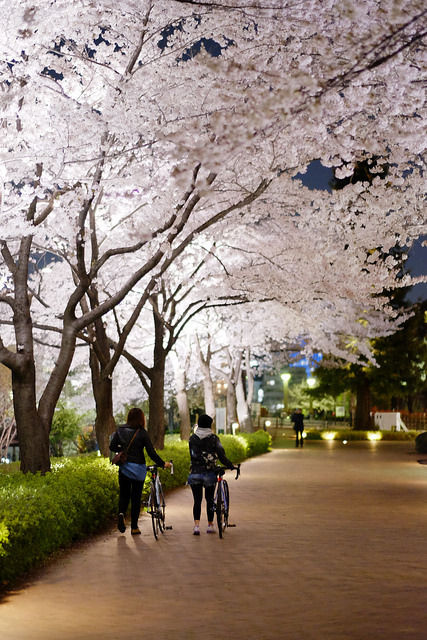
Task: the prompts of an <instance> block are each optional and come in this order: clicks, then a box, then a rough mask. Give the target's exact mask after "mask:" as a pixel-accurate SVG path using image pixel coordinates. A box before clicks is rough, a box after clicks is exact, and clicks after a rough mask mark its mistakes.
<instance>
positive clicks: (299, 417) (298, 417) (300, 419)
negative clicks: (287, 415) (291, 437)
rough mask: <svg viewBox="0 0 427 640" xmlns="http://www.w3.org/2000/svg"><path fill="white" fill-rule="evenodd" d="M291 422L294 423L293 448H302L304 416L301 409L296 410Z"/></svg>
mask: <svg viewBox="0 0 427 640" xmlns="http://www.w3.org/2000/svg"><path fill="white" fill-rule="evenodd" d="M292 422H293V423H294V431H295V435H296V442H295V446H296V447H298V446H301V447H303V446H304V438H303V435H302V434H303V433H304V415H303V413H302V411H301V409H297V410H296V411H295V413H294V414H293V415H292Z"/></svg>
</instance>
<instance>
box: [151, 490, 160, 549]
mask: <svg viewBox="0 0 427 640" xmlns="http://www.w3.org/2000/svg"><path fill="white" fill-rule="evenodd" d="M148 505H149V513H150V515H151V524H152V525H153V533H154V537H155V538H156V540H157V538H158V537H159V531H160V526H159V517H158V508H157V497H156V489H155V487H154V484H152V485H151V487H150V497H149V498H148Z"/></svg>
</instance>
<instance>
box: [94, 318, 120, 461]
mask: <svg viewBox="0 0 427 640" xmlns="http://www.w3.org/2000/svg"><path fill="white" fill-rule="evenodd" d="M91 328H92V329H93V331H94V334H95V341H94V345H96V349H95V348H94V347H93V346H92V345H91V348H90V353H89V366H90V370H91V375H92V390H93V396H94V399H95V407H96V418H95V433H96V440H97V442H98V446H99V450H100V452H101V455H103V456H105V457H108V456H109V455H110V435H111V434H112V433H113V432H114V430H115V429H116V422H115V420H114V414H113V380H112V377H111V376H109V375H107V374H106V373H105V368H106V366H107V365H108V363H109V362H110V349H109V344H108V339H107V333H106V331H105V327H104V323H103V321H102V319H99V320H97V321H96V322H95V323H94V325H93V327H91ZM89 329H90V328H89Z"/></svg>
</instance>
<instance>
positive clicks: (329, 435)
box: [322, 431, 337, 440]
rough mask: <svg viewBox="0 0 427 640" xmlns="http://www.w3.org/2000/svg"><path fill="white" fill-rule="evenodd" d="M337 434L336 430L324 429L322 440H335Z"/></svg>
mask: <svg viewBox="0 0 427 640" xmlns="http://www.w3.org/2000/svg"><path fill="white" fill-rule="evenodd" d="M336 435H337V432H336V431H324V432H323V433H322V440H335V436H336Z"/></svg>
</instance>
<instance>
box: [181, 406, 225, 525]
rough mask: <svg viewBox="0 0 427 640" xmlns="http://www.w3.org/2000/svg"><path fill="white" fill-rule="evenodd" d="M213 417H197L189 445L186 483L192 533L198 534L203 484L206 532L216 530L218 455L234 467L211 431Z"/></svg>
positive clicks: (223, 461)
mask: <svg viewBox="0 0 427 640" xmlns="http://www.w3.org/2000/svg"><path fill="white" fill-rule="evenodd" d="M212 423H213V419H212V418H211V417H210V416H208V415H206V414H203V415H201V416H200V417H199V419H198V421H197V428H196V430H195V432H194V433H193V435H192V436H190V440H189V441H188V445H189V447H190V458H191V468H190V475H189V476H188V480H187V484H189V485H190V487H191V491H192V492H193V499H194V503H193V518H194V529H193V535H195V536H199V535H200V515H201V512H202V499H203V488H204V490H205V499H206V511H207V517H208V528H207V530H206V533H215V529H214V524H213V519H214V493H215V484H216V471H215V467H216V466H217V464H218V459H219V460H220V461H221V462H222V464H223V465H224V466H225V467H227V468H228V469H235V466H234V465H233V463H232V462H230V460H229V459H228V458H227V456H226V455H225V451H224V447H223V446H222V444H221V441H220V439H219V438H218V436H217V435H216V434H215V433H213V431H212V428H211V427H212Z"/></svg>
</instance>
